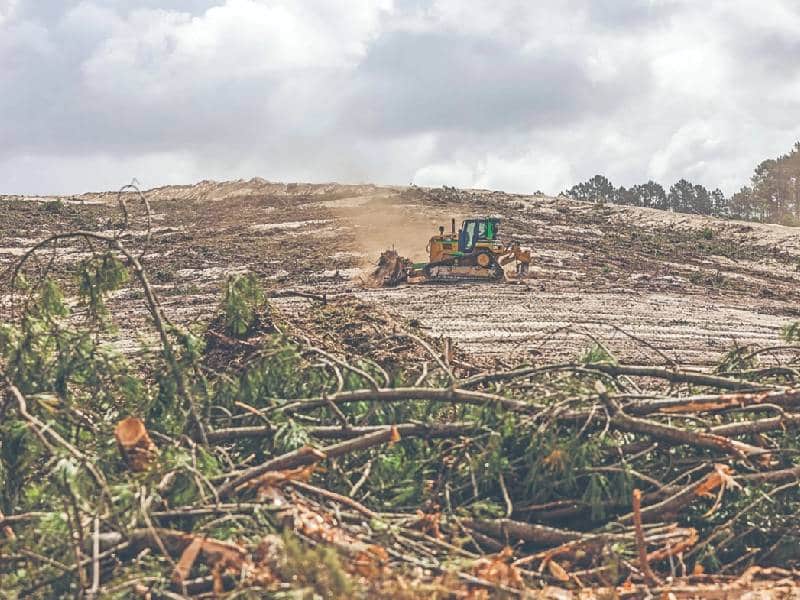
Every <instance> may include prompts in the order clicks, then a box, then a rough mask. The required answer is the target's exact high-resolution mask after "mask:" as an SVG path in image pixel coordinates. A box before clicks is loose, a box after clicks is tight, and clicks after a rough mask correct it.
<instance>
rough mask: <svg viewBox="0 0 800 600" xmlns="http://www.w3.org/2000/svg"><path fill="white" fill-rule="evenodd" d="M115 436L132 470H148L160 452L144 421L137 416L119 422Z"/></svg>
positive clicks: (121, 452)
mask: <svg viewBox="0 0 800 600" xmlns="http://www.w3.org/2000/svg"><path fill="white" fill-rule="evenodd" d="M114 437H115V438H116V439H117V445H118V446H119V451H120V454H122V457H123V458H124V459H125V462H126V463H127V464H128V467H129V468H130V469H131V470H132V471H136V472H140V471H144V470H146V469H147V467H149V466H150V463H151V462H152V461H153V458H154V457H155V456H156V454H157V453H158V449H157V448H156V445H155V444H154V443H153V440H151V439H150V435H149V434H148V433H147V428H146V427H145V426H144V422H143V421H142V420H141V419H137V418H136V417H128V418H126V419H122V421H120V422H119V423H117V427H116V429H115V430H114Z"/></svg>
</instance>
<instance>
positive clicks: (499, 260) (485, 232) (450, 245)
mask: <svg viewBox="0 0 800 600" xmlns="http://www.w3.org/2000/svg"><path fill="white" fill-rule="evenodd" d="M499 229H500V219H498V218H495V217H483V218H475V219H466V220H465V221H463V222H462V223H461V228H460V229H459V230H458V231H456V220H455V219H452V220H451V229H450V233H445V228H444V226H440V227H439V235H434V236H433V237H432V238H431V239H430V241H429V242H428V247H427V248H426V250H427V251H428V254H429V260H428V262H426V263H412V262H411V261H409V260H407V259H404V258H402V257H400V256H398V255H397V253H396V252H395V251H393V250H388V251H386V252H384V253H383V254H382V255H381V258H380V261H379V263H378V268H377V269H376V271H375V273H374V274H373V280H375V281H376V283H378V284H379V285H390V286H391V285H397V284H398V283H402V282H405V281H407V282H408V283H422V282H429V281H461V280H472V281H476V280H477V281H503V280H504V279H505V275H506V273H505V269H504V268H503V267H504V266H505V265H507V264H510V263H511V262H513V261H515V262H516V270H515V274H516V276H518V277H521V276H524V275H525V274H527V273H528V268H529V266H530V263H531V253H530V251H529V250H523V249H522V248H521V247H520V245H519V244H518V243H517V242H512V243H510V244H505V243H503V242H501V241H500V239H499V237H498V232H499Z"/></svg>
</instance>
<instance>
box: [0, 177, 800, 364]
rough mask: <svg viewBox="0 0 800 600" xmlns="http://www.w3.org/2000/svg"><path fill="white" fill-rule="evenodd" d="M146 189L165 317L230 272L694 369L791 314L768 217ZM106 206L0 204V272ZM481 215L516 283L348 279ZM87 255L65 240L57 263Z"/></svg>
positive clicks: (788, 244) (210, 303)
mask: <svg viewBox="0 0 800 600" xmlns="http://www.w3.org/2000/svg"><path fill="white" fill-rule="evenodd" d="M147 197H148V199H149V201H150V203H151V206H152V210H153V215H152V240H151V243H150V244H149V246H148V248H147V249H146V252H145V255H144V261H145V262H146V263H147V265H148V269H149V270H150V272H151V274H152V275H151V276H152V279H153V280H154V283H155V284H156V289H157V290H158V291H159V293H160V294H161V297H162V302H163V304H164V307H165V310H166V311H167V314H168V315H170V317H171V318H173V319H175V321H176V322H178V323H190V322H193V321H194V320H197V319H201V320H202V319H203V318H208V317H209V315H210V314H211V312H212V311H213V310H214V308H215V302H216V297H217V293H218V290H219V288H220V285H221V281H222V280H223V279H224V275H225V273H227V272H229V271H242V270H251V271H253V272H255V273H257V274H258V275H259V276H260V277H261V278H262V279H263V281H264V282H265V283H266V284H267V285H268V286H269V287H275V288H292V289H304V290H314V291H324V292H326V293H328V294H356V295H358V296H359V297H360V298H362V299H364V300H365V301H368V302H374V303H378V304H380V305H381V306H384V307H386V308H388V309H389V310H391V311H393V312H396V313H397V314H398V315H401V316H402V317H405V318H415V319H419V320H420V322H421V323H422V325H423V327H425V328H427V329H428V330H429V331H430V332H431V333H432V334H433V335H435V336H445V337H451V338H453V339H454V340H456V341H457V342H459V344H460V345H461V346H462V347H463V348H464V349H465V350H467V351H469V352H470V353H471V354H473V355H475V356H477V357H481V358H482V359H483V358H503V357H508V358H510V357H512V356H513V358H514V359H521V358H526V357H532V358H536V359H537V360H538V359H542V360H560V359H564V358H571V357H573V356H574V355H575V354H576V353H577V352H579V351H580V350H582V349H583V348H585V347H586V346H587V344H588V343H589V342H590V336H597V337H600V338H602V339H603V340H605V342H606V343H607V344H608V346H609V348H610V349H611V350H612V351H613V352H614V353H615V354H618V355H619V357H620V358H623V359H625V360H628V361H634V362H642V363H648V364H655V363H660V362H663V357H661V356H660V355H659V354H658V353H657V352H655V351H654V350H653V349H651V348H647V347H646V346H643V345H642V344H640V343H638V342H636V341H635V340H634V339H633V338H631V337H629V336H627V335H625V334H624V333H621V332H619V331H617V330H615V329H614V328H615V327H620V328H622V329H624V331H625V332H626V333H627V334H631V335H632V336H635V337H636V338H640V339H642V340H645V341H646V342H647V343H648V344H649V345H651V346H652V347H653V348H656V349H658V350H659V351H660V352H662V353H664V354H666V355H667V356H670V357H672V358H680V362H682V363H685V364H692V365H697V366H707V365H709V364H711V363H714V362H716V360H718V358H719V357H720V355H721V354H722V353H723V352H725V351H727V350H730V349H731V348H732V347H734V346H735V345H736V344H738V345H747V344H751V343H762V344H763V343H769V342H770V341H774V340H775V339H776V338H777V335H778V332H779V331H780V329H781V327H783V326H784V325H786V323H788V322H789V321H790V320H792V319H794V318H796V317H797V316H798V308H797V306H798V302H797V301H798V299H800V293H798V287H797V283H798V281H799V280H800V271H798V265H800V232H797V230H795V229H793V228H788V227H781V226H778V225H762V224H753V223H743V222H737V221H722V220H715V219H712V218H706V217H697V216H690V215H679V214H674V213H666V212H663V211H657V210H652V209H644V208H632V207H619V206H609V205H606V206H599V205H595V204H589V203H583V202H577V201H573V200H570V199H566V198H549V197H543V196H517V195H508V194H503V193H501V192H489V191H485V190H454V189H450V188H448V189H445V190H443V189H423V188H398V187H377V186H371V185H338V184H329V185H310V184H275V183H269V182H266V181H263V180H259V179H254V180H250V181H239V182H228V183H214V182H202V183H200V184H197V185H194V186H171V187H165V188H159V189H155V190H150V191H148V192H147ZM116 201H117V194H116V193H112V192H108V193H93V194H85V195H83V196H79V197H72V198H63V199H54V198H47V199H45V198H39V199H34V198H25V199H22V198H8V197H6V198H2V199H0V203H2V205H3V208H4V211H5V214H6V215H7V218H5V219H3V222H2V223H0V268H2V267H3V266H4V265H9V264H11V262H12V261H13V260H14V259H15V258H18V257H19V255H20V254H21V253H22V252H24V250H25V248H26V247H28V246H30V245H31V243H33V242H34V241H36V240H39V239H42V238H43V237H44V236H45V235H46V234H47V233H52V232H56V231H59V230H61V229H64V228H67V227H76V226H79V227H81V228H85V229H89V230H92V231H106V232H110V231H112V230H113V229H114V224H115V222H117V220H118V217H117V209H116ZM56 203H58V204H56ZM54 207H55V208H54ZM131 210H132V211H138V215H134V220H135V222H136V225H135V227H137V228H138V230H137V229H134V230H133V231H132V232H126V234H125V236H126V237H130V236H134V237H136V236H139V237H141V236H143V235H144V233H145V229H144V228H145V223H144V218H143V215H142V212H141V209H140V208H136V207H135V206H134V207H133V208H132V209H131ZM484 214H493V215H500V216H501V217H502V218H503V224H502V230H501V231H502V235H503V236H504V237H506V238H508V239H517V240H519V241H521V242H522V243H524V244H525V245H527V246H529V247H531V248H532V249H533V254H534V261H533V267H532V277H531V278H530V279H529V280H528V281H526V282H525V283H524V285H501V286H495V287H487V286H475V285H448V286H424V287H402V288H399V289H391V290H368V289H363V286H361V285H360V283H359V281H358V278H359V274H360V273H362V272H364V271H367V272H368V271H369V270H370V268H371V266H372V265H373V264H374V262H375V261H376V260H377V257H378V255H379V254H380V252H381V251H382V250H383V249H386V248H389V247H392V246H394V247H396V248H397V250H398V251H399V252H400V253H401V254H404V255H406V256H409V257H411V258H413V259H415V260H424V258H425V250H424V249H425V245H426V243H427V240H428V238H429V237H430V236H431V235H433V233H435V231H436V229H437V227H438V225H440V224H441V225H448V224H449V222H450V218H451V217H453V218H456V219H457V220H460V219H461V218H464V217H466V216H475V215H484ZM70 244H72V242H71V243H70ZM85 256H86V250H85V248H81V247H80V244H77V243H76V244H74V245H72V246H69V245H68V246H66V247H62V250H61V252H60V255H59V258H58V260H59V261H64V262H70V261H76V260H78V259H80V258H82V257H84V258H85ZM281 304H282V305H283V306H284V307H285V308H287V309H288V310H302V303H300V304H298V303H297V302H296V301H284V302H282V303H281ZM115 305H116V306H117V309H116V310H115V315H117V316H118V317H119V318H120V323H122V324H123V325H124V324H134V323H136V322H137V319H138V318H140V316H141V315H137V309H136V305H137V303H136V302H131V301H130V299H128V298H126V297H125V294H124V293H122V294H121V295H120V297H119V298H118V301H117V302H115ZM587 336H589V337H587ZM678 355H679V356H678Z"/></svg>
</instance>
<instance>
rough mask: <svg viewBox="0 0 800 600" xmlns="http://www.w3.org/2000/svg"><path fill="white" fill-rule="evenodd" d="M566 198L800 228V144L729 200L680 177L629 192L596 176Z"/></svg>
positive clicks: (772, 161)
mask: <svg viewBox="0 0 800 600" xmlns="http://www.w3.org/2000/svg"><path fill="white" fill-rule="evenodd" d="M565 193H566V195H567V196H570V197H572V198H575V199H577V200H584V201H590V202H601V201H603V202H611V203H613V204H624V205H628V206H643V207H647V208H656V209H660V210H668V211H672V212H679V213H688V214H700V215H711V216H715V217H724V218H733V219H744V220H751V221H761V222H765V223H781V224H784V225H793V226H798V225H800V142H797V143H795V145H794V147H793V148H792V150H791V151H790V152H789V153H788V154H784V155H782V156H779V157H777V158H774V159H768V160H765V161H763V162H761V163H760V164H759V165H758V166H757V167H756V169H755V171H754V173H753V175H752V177H751V178H750V184H749V185H746V186H744V187H743V188H742V189H741V190H739V191H738V192H736V193H735V194H733V195H732V196H731V197H730V198H728V197H726V196H725V194H724V193H723V192H722V190H720V189H719V188H717V189H714V190H712V191H709V190H708V189H707V188H705V187H704V186H702V185H698V184H694V183H692V182H690V181H687V180H686V179H681V180H679V181H677V182H676V183H674V184H673V185H672V186H670V188H669V191H667V190H665V189H664V187H663V186H662V185H660V184H659V183H657V182H655V181H652V180H651V181H648V182H647V183H644V184H637V185H634V186H632V187H630V188H625V187H623V186H620V187H615V186H614V185H613V184H612V183H611V182H610V181H609V180H608V178H607V177H605V176H603V175H595V176H594V177H592V178H591V179H589V180H588V181H585V182H583V183H578V184H576V185H574V186H572V188H570V189H569V190H568V191H567V192H565Z"/></svg>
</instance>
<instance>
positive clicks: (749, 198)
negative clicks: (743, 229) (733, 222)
mask: <svg viewBox="0 0 800 600" xmlns="http://www.w3.org/2000/svg"><path fill="white" fill-rule="evenodd" d="M728 210H729V211H730V215H731V216H732V217H734V218H736V219H754V218H755V206H754V197H753V190H752V189H751V188H750V187H748V186H745V187H743V188H742V189H741V190H739V191H738V192H736V193H735V194H734V195H733V196H731V199H730V202H729V203H728Z"/></svg>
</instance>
